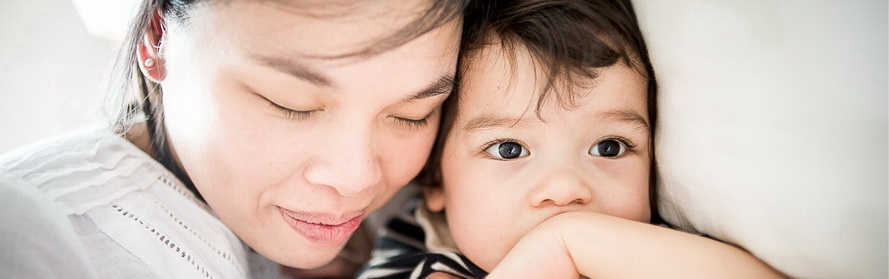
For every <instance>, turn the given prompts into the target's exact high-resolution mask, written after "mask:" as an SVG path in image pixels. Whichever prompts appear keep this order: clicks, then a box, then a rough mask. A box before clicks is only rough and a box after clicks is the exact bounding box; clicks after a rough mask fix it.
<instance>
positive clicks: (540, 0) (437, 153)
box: [418, 0, 660, 222]
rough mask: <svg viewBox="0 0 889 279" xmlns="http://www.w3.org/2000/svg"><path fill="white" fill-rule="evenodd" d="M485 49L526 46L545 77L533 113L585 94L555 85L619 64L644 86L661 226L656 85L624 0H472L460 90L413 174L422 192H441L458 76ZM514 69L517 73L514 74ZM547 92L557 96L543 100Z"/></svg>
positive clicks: (512, 50) (570, 104) (652, 191)
mask: <svg viewBox="0 0 889 279" xmlns="http://www.w3.org/2000/svg"><path fill="white" fill-rule="evenodd" d="M489 46H495V47H497V46H499V47H501V48H502V49H503V50H504V51H505V53H506V54H507V55H511V56H514V55H515V51H516V50H517V48H519V47H524V48H525V49H527V50H528V51H529V52H530V54H531V57H532V59H533V60H534V63H535V65H537V66H538V67H539V68H540V69H542V70H543V71H544V74H545V76H546V80H545V83H544V86H543V89H542V90H541V91H540V92H539V93H538V94H539V96H538V98H537V104H536V111H537V113H538V117H540V115H539V113H540V107H541V106H542V105H543V103H544V102H546V101H547V100H549V99H554V100H555V101H557V102H558V103H559V104H560V105H561V106H563V107H565V108H571V107H573V106H575V105H576V104H575V99H576V98H577V97H578V96H580V95H579V94H582V93H581V92H575V91H571V90H559V88H567V87H560V86H557V85H577V86H581V87H588V86H591V85H590V84H589V83H588V82H586V83H584V82H585V81H589V80H593V79H595V78H596V76H597V74H598V70H599V68H603V67H608V66H611V65H615V64H617V63H622V64H624V65H627V66H629V67H631V68H632V69H634V70H635V71H636V72H637V73H638V74H640V75H641V76H642V77H643V78H644V79H646V80H647V81H648V89H647V99H648V108H647V109H648V116H649V126H650V127H649V128H650V131H651V133H650V135H651V142H652V145H651V147H652V150H651V154H652V155H651V156H652V167H651V173H650V181H649V189H650V190H649V191H650V200H651V202H650V203H651V210H652V222H660V216H659V215H658V214H657V206H656V204H655V202H654V201H655V200H656V193H655V189H656V187H654V182H655V178H656V177H657V176H656V175H657V171H656V164H654V144H653V143H654V130H655V123H657V82H656V80H655V76H654V69H653V68H652V66H651V62H650V59H649V57H648V49H647V47H646V45H645V41H644V40H643V38H642V31H641V30H640V28H639V24H638V22H637V20H636V13H635V12H634V10H633V6H632V4H631V3H630V1H629V0H519V1H508V0H504V1H500V0H489V1H477V2H472V3H470V5H469V7H468V8H467V10H466V13H465V15H464V21H463V38H462V41H461V50H460V55H461V56H460V61H459V66H458V72H457V77H456V80H457V86H456V90H455V94H453V95H452V96H451V97H450V98H449V99H448V100H447V101H446V102H445V104H444V107H443V109H442V120H441V121H442V124H441V129H440V130H439V135H438V138H437V140H436V143H435V146H434V148H433V151H432V155H431V156H430V158H429V160H428V161H427V164H426V166H425V167H424V168H423V170H422V171H421V173H420V176H419V177H418V182H420V183H421V184H423V185H424V186H425V187H441V183H442V178H441V165H440V164H441V152H442V150H443V148H444V142H445V139H446V138H447V136H448V133H449V132H450V130H451V129H452V125H453V122H454V120H455V117H456V110H457V109H458V108H457V105H458V100H459V98H460V96H459V92H460V84H461V79H463V77H464V76H465V75H466V74H467V73H466V69H467V68H468V65H469V64H471V63H473V60H475V59H473V58H474V57H473V54H474V53H476V52H477V51H479V50H481V49H482V48H485V47H489ZM514 70H515V69H514ZM550 94H555V95H554V96H552V98H548V96H549V95H550Z"/></svg>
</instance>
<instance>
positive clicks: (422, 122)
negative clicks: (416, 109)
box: [393, 114, 431, 129]
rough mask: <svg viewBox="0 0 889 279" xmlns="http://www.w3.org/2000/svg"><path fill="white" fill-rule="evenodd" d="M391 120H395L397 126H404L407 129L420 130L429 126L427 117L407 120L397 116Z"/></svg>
mask: <svg viewBox="0 0 889 279" xmlns="http://www.w3.org/2000/svg"><path fill="white" fill-rule="evenodd" d="M430 115H431V114H430ZM393 118H395V121H397V122H398V123H399V124H401V125H404V126H405V127H406V128H408V129H420V128H423V127H426V125H428V124H429V115H427V116H426V117H423V118H422V119H408V118H403V117H397V116H393Z"/></svg>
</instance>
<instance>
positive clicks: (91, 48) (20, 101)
mask: <svg viewBox="0 0 889 279" xmlns="http://www.w3.org/2000/svg"><path fill="white" fill-rule="evenodd" d="M75 2H77V4H78V6H79V7H78V8H80V9H81V10H83V11H93V12H97V11H101V10H104V9H106V8H105V7H104V6H96V7H91V6H88V5H86V6H85V5H84V3H83V2H91V1H84V0H75ZM75 2H72V1H71V0H38V1H14V0H0V153H4V152H6V151H9V150H11V149H14V148H16V147H19V146H22V145H25V144H27V143H30V142H34V141H36V140H39V139H42V138H46V137H49V136H52V135H56V134H60V133H64V132H67V131H72V130H76V129H80V128H83V127H86V126H89V125H100V124H102V123H103V121H104V120H103V116H102V113H101V110H100V105H101V103H102V102H101V97H102V95H101V90H100V87H101V83H102V80H103V78H104V77H105V75H106V72H107V70H108V69H109V68H110V65H111V63H112V60H113V57H114V55H115V53H116V50H117V46H118V43H117V42H115V41H114V40H112V39H108V36H105V35H103V34H99V33H97V32H95V30H94V32H93V33H95V35H94V34H91V33H90V32H89V31H88V29H87V27H86V25H85V24H84V21H83V20H82V18H81V16H80V14H79V13H78V9H77V8H75ZM96 2H97V1H96ZM102 2H105V3H106V4H111V5H115V3H116V2H119V3H126V2H131V1H123V0H102ZM119 3H118V4H116V5H117V6H118V7H112V8H115V9H117V10H108V11H104V12H106V13H108V12H113V14H121V12H120V10H119V6H120V4H119ZM87 4H89V3H87ZM127 12H128V11H127V10H126V9H124V11H123V14H122V16H123V17H124V18H125V17H128V16H129V15H128V14H127ZM99 14H100V13H99ZM112 18H113V17H112ZM101 24H104V25H106V26H108V27H112V28H114V29H119V30H123V29H125V23H121V22H104V23H100V25H101ZM93 29H95V28H93ZM100 36H104V37H105V38H103V37H100Z"/></svg>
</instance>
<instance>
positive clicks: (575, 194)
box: [530, 167, 593, 207]
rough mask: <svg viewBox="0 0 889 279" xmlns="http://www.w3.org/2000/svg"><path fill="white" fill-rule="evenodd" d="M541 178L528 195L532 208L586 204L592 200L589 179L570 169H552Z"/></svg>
mask: <svg viewBox="0 0 889 279" xmlns="http://www.w3.org/2000/svg"><path fill="white" fill-rule="evenodd" d="M541 177H542V178H541V179H540V180H538V181H537V183H536V185H535V186H534V188H533V189H532V192H531V195H530V196H531V205H532V206H534V207H545V206H566V205H571V204H587V203H589V202H590V201H591V200H592V198H593V193H592V189H591V186H592V185H590V183H591V182H590V181H589V178H587V177H585V176H584V175H583V174H582V173H580V172H579V171H578V170H574V169H572V168H571V167H565V168H553V169H551V171H550V172H549V174H548V175H543V176H541Z"/></svg>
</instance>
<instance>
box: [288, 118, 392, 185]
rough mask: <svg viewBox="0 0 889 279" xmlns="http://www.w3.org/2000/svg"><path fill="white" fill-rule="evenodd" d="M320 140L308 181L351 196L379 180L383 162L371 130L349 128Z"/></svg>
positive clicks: (308, 169) (310, 165)
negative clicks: (377, 151)
mask: <svg viewBox="0 0 889 279" xmlns="http://www.w3.org/2000/svg"><path fill="white" fill-rule="evenodd" d="M320 142H321V144H319V145H318V149H317V150H316V153H315V154H316V155H315V158H313V159H312V160H311V161H310V162H309V165H308V167H307V169H306V172H305V178H306V180H307V181H308V182H309V183H312V184H314V185H324V186H329V187H332V188H334V189H336V191H337V192H338V193H339V194H340V195H342V196H347V197H348V196H354V195H357V194H359V193H361V192H364V191H365V190H367V189H369V188H371V187H373V186H375V185H377V184H378V183H379V182H380V180H381V178H382V173H381V170H380V161H379V156H377V154H376V148H375V147H374V145H373V139H372V135H371V133H370V132H367V131H361V130H358V129H350V130H347V131H343V132H341V133H334V134H333V135H331V136H330V138H329V139H326V140H322V141H320Z"/></svg>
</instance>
